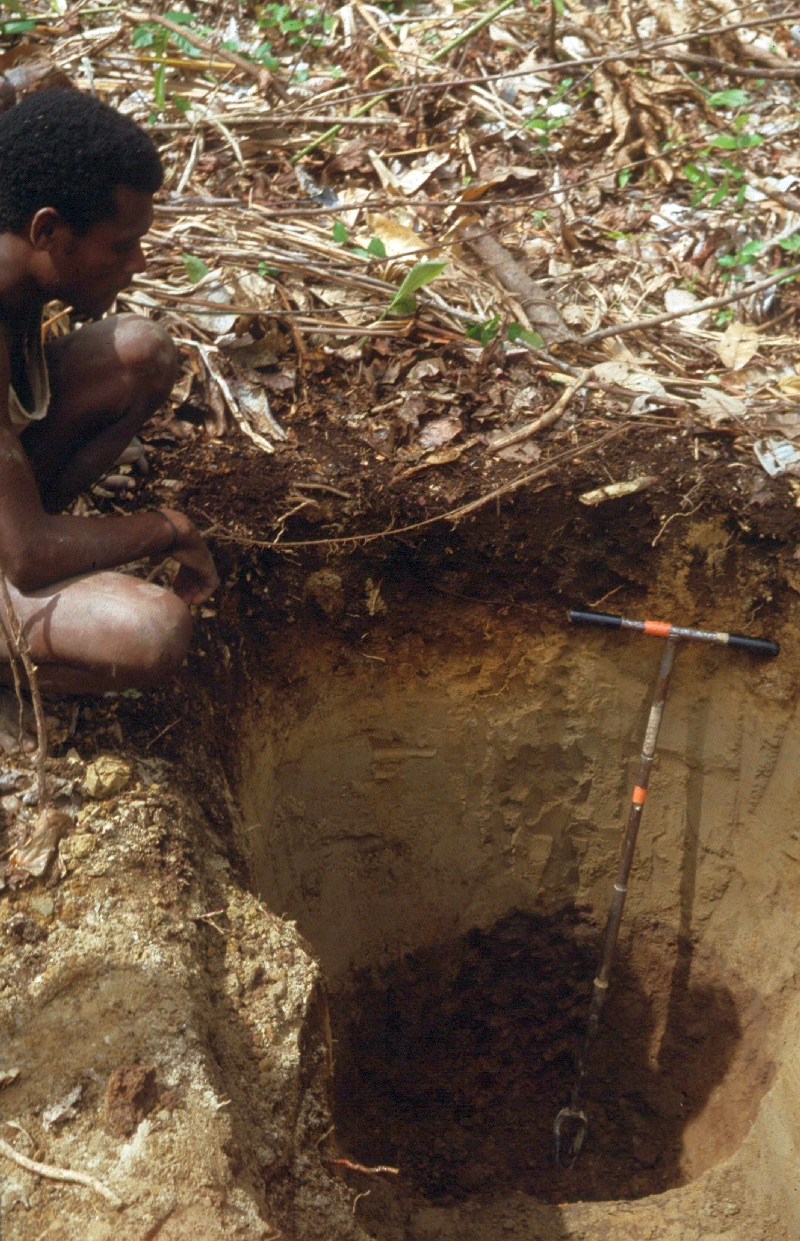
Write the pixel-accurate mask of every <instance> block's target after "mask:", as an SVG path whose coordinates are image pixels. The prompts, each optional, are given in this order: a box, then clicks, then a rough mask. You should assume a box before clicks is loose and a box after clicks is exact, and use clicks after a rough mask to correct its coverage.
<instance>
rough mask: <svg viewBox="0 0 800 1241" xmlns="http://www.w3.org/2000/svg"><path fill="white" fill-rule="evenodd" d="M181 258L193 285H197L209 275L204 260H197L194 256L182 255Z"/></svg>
mask: <svg viewBox="0 0 800 1241" xmlns="http://www.w3.org/2000/svg"><path fill="white" fill-rule="evenodd" d="M181 258H182V259H183V266H184V268H185V269H186V275H187V276H188V278H189V281H190V283H191V284H197V283H198V282H199V281H200V280H202V279H203V276H207V275H208V272H209V268H208V267H207V266H206V264H205V263H204V262H203V260H202V259H199V258H197V257H196V256H195V255H194V254H182V255H181Z"/></svg>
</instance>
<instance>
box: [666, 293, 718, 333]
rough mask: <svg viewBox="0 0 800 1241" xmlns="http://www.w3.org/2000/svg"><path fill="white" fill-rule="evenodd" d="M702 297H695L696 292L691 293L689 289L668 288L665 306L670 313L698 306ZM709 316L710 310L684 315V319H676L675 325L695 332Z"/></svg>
mask: <svg viewBox="0 0 800 1241" xmlns="http://www.w3.org/2000/svg"><path fill="white" fill-rule="evenodd" d="M699 301H700V299H699V298H698V297H695V295H694V293H690V292H689V290H688V289H667V291H666V293H665V294H664V307H665V309H666V310H668V311H669V313H670V314H674V313H675V311H677V310H690V309H691V307H692V306H696V305H697V304H698V302H699ZM707 318H708V311H707V310H701V311H700V312H699V313H698V314H689V315H684V317H683V318H682V319H676V320H675V327H677V328H678V329H679V330H681V329H683V330H688V331H690V332H694V331H696V330H697V328H699V327H701V326H702V324H703V323H705V321H706V319H707Z"/></svg>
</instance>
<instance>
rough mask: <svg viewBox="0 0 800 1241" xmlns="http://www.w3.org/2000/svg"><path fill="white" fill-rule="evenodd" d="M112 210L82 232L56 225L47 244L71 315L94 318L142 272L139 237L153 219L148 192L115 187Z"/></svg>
mask: <svg viewBox="0 0 800 1241" xmlns="http://www.w3.org/2000/svg"><path fill="white" fill-rule="evenodd" d="M114 202H115V204H116V208H117V211H116V215H115V216H114V217H113V219H110V220H101V221H100V222H99V223H97V224H93V225H92V226H91V228H90V229H89V231H88V232H87V233H85V234H84V235H83V236H82V237H81V236H78V235H77V234H76V233H74V232H73V231H72V229H71V228H69V226H68V225H66V224H63V223H62V224H61V227H60V228H59V230H58V237H57V239H56V241H55V244H54V245H53V248H52V249H51V252H50V254H51V259H52V262H53V266H54V268H55V271H56V276H57V279H58V283H59V285H60V290H59V296H60V297H61V299H62V300H63V301H65V302H68V303H69V304H70V305H72V306H73V308H74V310H75V312H76V314H78V315H85V316H87V317H89V318H97V317H98V316H99V315H101V314H103V313H104V312H105V311H106V310H109V309H110V307H111V306H112V305H113V304H114V301H115V299H116V297H117V295H118V294H119V293H120V292H121V291H122V290H123V289H125V288H127V287H128V285H129V284H130V283H131V280H132V279H133V276H134V275H135V274H136V273H137V272H143V271H144V270H145V267H146V265H147V264H146V260H145V257H144V254H143V253H142V247H141V239H142V237H143V236H144V235H145V233H146V232H147V230H148V229H149V228H150V225H151V224H152V222H153V196H152V194H145V193H142V192H141V191H139V190H131V189H128V187H127V186H118V187H117V189H116V190H115V191H114Z"/></svg>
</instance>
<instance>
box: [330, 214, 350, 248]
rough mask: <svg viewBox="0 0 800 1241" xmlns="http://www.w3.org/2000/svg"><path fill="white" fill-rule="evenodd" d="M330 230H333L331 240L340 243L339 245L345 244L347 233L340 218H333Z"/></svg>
mask: <svg viewBox="0 0 800 1241" xmlns="http://www.w3.org/2000/svg"><path fill="white" fill-rule="evenodd" d="M332 232H333V240H334V241H335V242H336V244H337V245H340V246H346V245H347V238H348V236H349V234H348V232H347V229H346V228H345V226H344V224H343V223H342V221H341V220H334V222H333V229H332Z"/></svg>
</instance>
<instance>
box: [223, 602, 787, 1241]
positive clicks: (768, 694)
mask: <svg viewBox="0 0 800 1241" xmlns="http://www.w3.org/2000/svg"><path fill="white" fill-rule="evenodd" d="M709 627H711V626H709ZM444 628H446V626H445V627H444ZM439 629H440V633H441V640H440V641H438V642H436V641H434V640H432V638H431V634H432V633H435V632H436V630H437V623H435V618H434V617H432V616H431V617H426V618H424V619H420V622H419V624H418V626H417V627H416V634H406V635H405V636H402V635H401V636H399V637H397V636H396V637H389V636H387V637H386V641H385V645H380V644H379V643H374V644H372V645H371V646H370V658H369V659H364V658H363V657H361V658H352V659H349V658H343V656H342V652H341V649H340V648H338V649H337V648H336V647H335V646H334V645H330V646H328V645H327V644H326V641H325V640H324V638H322V637H321V636H320V635H317V637H316V640H315V641H314V642H313V643H312V644H311V645H310V647H309V646H306V647H305V649H302V648H301V645H300V644H298V649H297V651H296V652H295V653H294V654H293V655H289V656H288V662H287V664H286V665H285V668H288V671H287V672H286V674H285V678H284V682H283V685H282V687H281V690H280V692H276V693H275V694H274V696H273V693H272V692H271V691H269V690H268V691H266V692H265V694H264V696H263V698H262V700H261V703H260V706H259V708H258V710H257V711H256V713H255V716H254V718H253V720H252V722H251V728H250V736H251V743H250V746H249V749H248V752H247V755H246V758H245V762H244V766H243V769H242V774H241V786H240V787H241V802H242V806H243V811H244V819H245V824H246V828H247V840H248V842H249V844H248V848H249V853H250V864H251V874H252V880H253V884H254V887H255V889H256V890H257V891H258V892H259V893H260V894H261V895H262V896H263V898H264V899H265V901H266V902H267V903H268V904H269V906H270V907H271V908H272V909H276V910H278V911H281V912H283V913H284V914H286V915H288V916H289V917H291V918H293V919H296V920H297V923H298V926H299V929H300V930H301V932H302V933H303V934H304V935H305V936H307V938H308V939H309V940H310V942H311V944H312V945H313V948H314V950H315V952H316V953H318V955H319V958H320V960H321V963H322V966H323V970H324V972H325V974H326V977H327V981H328V987H329V992H330V1013H331V1021H332V1030H333V1050H334V1060H335V1086H334V1096H335V1098H334V1104H335V1106H334V1112H335V1117H336V1124H337V1129H336V1137H337V1142H338V1146H339V1149H340V1150H341V1151H343V1152H345V1153H346V1154H347V1155H348V1156H350V1157H351V1158H353V1159H356V1160H358V1161H360V1162H362V1163H365V1164H369V1165H374V1164H391V1165H395V1166H397V1167H398V1168H399V1169H400V1176H399V1177H398V1178H397V1180H396V1181H393V1182H392V1188H391V1191H390V1190H388V1189H387V1188H386V1187H381V1188H380V1190H377V1191H376V1192H373V1193H372V1194H371V1195H370V1197H368V1198H366V1199H365V1200H364V1202H363V1203H362V1204H361V1205H360V1207H359V1214H360V1218H362V1220H364V1221H366V1223H367V1224H368V1226H370V1227H371V1228H372V1229H373V1230H374V1231H375V1235H377V1236H379V1237H380V1236H383V1235H386V1236H387V1237H388V1236H389V1235H391V1236H392V1237H394V1236H395V1235H397V1236H404V1235H408V1236H411V1235H416V1234H413V1233H412V1231H409V1232H408V1233H405V1232H403V1230H402V1229H401V1230H400V1231H399V1232H397V1231H395V1232H388V1231H387V1232H386V1233H385V1234H384V1233H383V1232H382V1231H381V1229H382V1225H385V1224H386V1221H387V1220H388V1219H389V1217H390V1216H392V1208H391V1206H390V1205H387V1202H388V1197H387V1195H388V1196H390V1197H391V1196H394V1199H395V1201H397V1200H399V1199H402V1198H403V1197H404V1196H405V1199H406V1200H407V1201H411V1200H414V1201H416V1202H419V1201H420V1200H427V1201H429V1202H432V1203H434V1204H444V1205H448V1204H453V1203H458V1202H461V1201H464V1200H465V1199H473V1200H474V1199H475V1198H481V1197H485V1196H486V1195H489V1194H494V1195H496V1194H498V1193H508V1194H517V1195H518V1194H519V1193H520V1192H521V1193H522V1194H524V1195H528V1196H530V1197H531V1198H533V1199H536V1200H538V1201H541V1202H549V1203H567V1202H571V1201H572V1202H577V1201H584V1200H595V1201H604V1200H605V1201H607V1200H612V1199H634V1198H639V1197H643V1196H646V1195H650V1194H654V1193H660V1192H662V1191H664V1190H666V1189H667V1188H669V1187H674V1186H680V1185H683V1184H686V1183H687V1182H689V1181H692V1180H693V1179H694V1178H697V1177H698V1176H700V1175H701V1174H702V1173H703V1172H704V1171H705V1170H706V1169H708V1168H710V1167H712V1166H714V1165H715V1164H717V1163H719V1162H720V1161H722V1160H724V1159H726V1158H727V1157H728V1156H730V1155H731V1154H732V1153H733V1152H734V1151H736V1150H737V1148H738V1147H739V1146H740V1144H741V1143H742V1140H743V1139H744V1138H745V1135H746V1134H747V1132H748V1130H749V1129H750V1127H751V1125H752V1123H753V1120H754V1118H755V1116H756V1114H757V1112H758V1108H759V1103H760V1100H761V1098H762V1096H763V1094H764V1092H765V1091H766V1090H767V1088H768V1087H769V1085H770V1083H771V1081H772V1078H773V1074H774V1065H775V1061H776V1058H777V1056H778V1051H779V1048H780V1042H781V1031H782V1029H783V1027H784V1024H785V1020H786V1015H787V1009H788V1008H790V1007H791V1004H790V1000H791V993H790V991H789V989H787V988H785V986H784V984H785V982H786V980H787V978H788V977H789V976H790V975H791V974H792V970H793V968H794V967H793V964H792V960H793V958H796V951H797V942H796V941H797V933H796V932H795V931H794V930H792V929H790V927H789V924H788V923H787V920H786V908H787V906H786V905H785V900H786V892H785V889H786V887H788V886H791V885H792V884H793V883H796V878H795V877H794V875H793V873H792V872H789V873H787V872H785V868H783V867H782V866H780V865H776V864H775V854H774V853H771V852H770V851H769V850H767V849H765V847H764V842H765V841H766V840H771V841H772V842H773V845H774V843H775V841H776V838H777V840H778V841H779V842H780V841H784V838H785V841H784V843H785V844H787V846H788V848H789V849H791V848H792V847H794V846H792V844H791V841H792V839H793V837H792V833H793V832H794V826H793V810H792V803H793V799H794V797H795V796H796V792H797V790H796V784H797V775H796V764H795V762H794V759H793V757H792V755H793V753H795V754H796V752H797V744H798V742H800V735H798V734H800V722H798V720H797V718H796V712H795V706H794V700H793V698H792V697H791V695H790V694H788V693H787V692H786V691H785V690H782V689H781V682H780V680H779V678H778V677H777V674H776V665H768V664H759V663H756V662H754V661H753V660H752V659H751V658H750V657H749V656H744V657H742V656H738V655H734V654H732V653H730V652H722V651H715V650H709V649H699V648H697V647H691V646H689V645H685V646H684V647H682V648H681V650H680V652H679V654H678V659H677V665H676V670H675V674H674V678H673V685H672V690H671V693H670V699H669V701H668V704H667V710H666V716H665V721H664V725H663V729H662V739H661V744H660V746H659V756H658V759H657V763H656V767H655V769H654V773H653V777H652V780H651V794H650V798H649V800H648V806H647V813H646V814H645V816H644V821H643V826H642V832H641V836H640V843H639V850H638V855H637V859H636V863H635V869H634V876H633V881H632V885H631V891H630V895H629V900H628V907H627V909H626V915H625V920H624V923H623V931H622V935H621V940H620V945H619V950H618V955H617V959H616V962H615V968H614V973H613V978H612V986H611V991H610V995H609V999H608V1003H607V1007H606V1012H605V1014H604V1020H603V1024H602V1027H601V1033H600V1036H599V1038H598V1039H597V1041H596V1043H595V1048H594V1051H593V1054H592V1059H591V1063H590V1066H589V1073H588V1083H587V1104H588V1110H589V1118H590V1127H589V1133H588V1138H587V1142H586V1146H585V1148H584V1152H583V1154H582V1155H581V1158H580V1159H579V1160H578V1162H577V1164H576V1165H575V1168H574V1169H573V1170H571V1171H559V1170H557V1169H556V1168H555V1167H554V1164H553V1159H552V1135H553V1121H554V1118H555V1115H556V1112H557V1111H558V1109H559V1108H560V1107H561V1106H563V1105H564V1104H565V1103H566V1102H567V1101H568V1098H569V1091H570V1086H571V1083H572V1076H573V1072H574V1063H575V1052H576V1050H577V1048H578V1045H579V1042H580V1040H581V1038H582V1035H583V1032H584V1029H585V1021H586V1015H587V1011H588V1003H589V996H590V993H591V980H592V977H593V975H594V972H595V969H596V964H597V958H598V951H599V938H600V932H601V930H602V926H603V924H604V919H605V912H606V909H607V906H608V901H609V899H610V893H611V885H612V883H613V877H614V871H615V868H616V862H617V854H618V849H619V843H620V839H621V832H622V826H623V824H624V819H625V816H626V813H627V804H628V798H629V795H630V788H631V787H632V783H633V777H634V774H635V765H636V760H637V757H638V752H639V749H640V746H641V739H642V736H643V731H644V726H645V722H646V718H647V711H648V707H649V700H650V695H651V692H652V686H653V683H654V679H655V675H656V670H657V666H658V659H659V657H660V650H659V646H660V644H659V643H657V642H653V641H648V640H642V639H637V638H628V637H626V636H622V637H619V636H616V635H615V636H614V637H613V638H608V637H606V636H605V635H598V634H597V633H592V634H591V635H587V634H586V633H579V632H574V631H569V630H568V629H567V626H566V624H565V626H564V628H563V629H562V630H560V631H556V632H548V633H539V634H531V632H530V631H529V630H525V629H523V628H522V627H520V626H517V625H514V624H509V623H507V622H503V623H502V624H501V623H498V622H492V623H491V624H489V625H485V626H484V632H483V633H482V634H481V636H480V638H478V637H477V636H476V634H475V632H474V631H472V633H471V636H465V634H464V633H463V632H462V636H461V638H460V640H453V639H452V636H448V634H447V633H445V632H444V631H443V628H442V626H441V611H440V613H439ZM421 632H424V633H425V634H426V637H425V638H424V639H421V638H420V636H419V635H420V633H421ZM287 684H291V685H292V687H293V688H292V692H291V693H287V692H286V686H287ZM778 847H779V848H780V847H782V846H781V845H780V843H779V844H778ZM787 933H788V934H789V938H790V939H791V945H790V946H789V947H788V950H787V941H786V935H787ZM359 1188H362V1186H361V1185H359Z"/></svg>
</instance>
